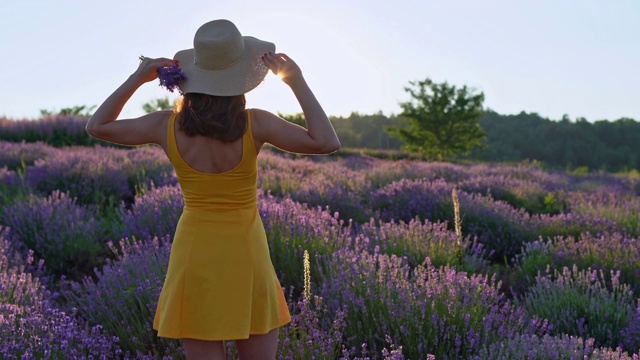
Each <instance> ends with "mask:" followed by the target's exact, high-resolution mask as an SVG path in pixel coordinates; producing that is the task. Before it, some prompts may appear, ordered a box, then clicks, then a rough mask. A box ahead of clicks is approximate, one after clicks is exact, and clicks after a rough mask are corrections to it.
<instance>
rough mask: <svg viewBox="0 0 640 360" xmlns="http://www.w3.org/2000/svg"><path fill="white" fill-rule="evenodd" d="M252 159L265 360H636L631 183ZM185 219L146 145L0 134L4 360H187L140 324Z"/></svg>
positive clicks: (438, 166)
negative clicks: (272, 335) (269, 321)
mask: <svg viewBox="0 0 640 360" xmlns="http://www.w3.org/2000/svg"><path fill="white" fill-rule="evenodd" d="M258 166H259V178H258V190H257V191H258V206H259V210H260V214H261V216H262V218H263V220H264V223H265V226H266V229H267V236H268V239H269V246H270V250H271V257H272V260H273V263H274V266H275V269H276V272H277V273H278V276H279V278H280V281H281V284H282V286H283V287H284V288H285V294H286V295H287V297H288V302H289V306H290V310H291V314H292V317H293V321H292V323H291V324H289V325H288V326H286V327H284V328H283V329H282V330H281V333H280V348H279V353H278V358H279V359H640V356H639V355H638V353H639V351H640V297H639V295H638V294H640V176H638V175H637V173H636V174H633V173H630V174H626V175H612V174H604V173H601V174H586V175H584V174H583V175H577V174H568V173H563V172H551V171H546V170H544V169H542V168H541V167H540V166H537V165H535V164H530V165H511V166H507V165H489V164H475V165H459V164H452V163H434V162H420V161H411V160H399V161H390V160H383V159H376V158H371V157H367V156H364V155H358V154H352V155H347V154H343V155H341V156H333V157H294V156H291V155H286V154H281V153H278V152H275V151H270V150H269V149H265V150H264V151H263V152H262V153H261V155H260V157H259V158H258ZM181 207H182V199H181V192H180V188H179V185H178V184H177V180H176V178H175V174H174V173H173V170H172V168H171V166H170V164H169V163H168V161H167V160H166V159H165V157H164V154H163V153H162V150H161V149H160V148H158V147H151V146H147V147H139V148H131V149H122V148H112V147H102V146H100V145H94V146H93V147H89V146H71V147H61V148H54V147H51V146H49V145H45V144H43V143H20V142H0V226H1V230H0V358H2V359H83V358H87V359H89V358H93V359H99V358H100V359H102V358H104V359H122V358H126V359H181V358H184V355H183V352H182V349H181V347H180V343H179V342H178V341H174V340H166V339H160V338H157V337H156V336H155V334H154V332H153V330H152V329H151V323H152V320H153V316H154V313H155V307H156V303H157V298H158V295H159V292H160V289H161V286H162V282H163V279H164V276H165V272H166V266H167V262H168V256H169V251H170V248H171V237H172V232H173V228H174V226H175V224H176V222H177V220H178V218H179V216H180V213H181ZM457 215H459V216H457ZM228 351H229V354H230V356H233V354H234V345H233V343H229V344H228ZM230 358H232V357H230Z"/></svg>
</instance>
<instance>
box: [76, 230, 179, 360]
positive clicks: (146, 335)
mask: <svg viewBox="0 0 640 360" xmlns="http://www.w3.org/2000/svg"><path fill="white" fill-rule="evenodd" d="M109 246H110V248H111V250H112V251H113V252H114V254H115V259H110V260H108V261H107V264H106V265H105V266H104V267H103V268H102V269H101V270H97V269H96V271H95V274H94V276H93V277H90V276H87V277H85V278H84V279H83V280H82V281H81V282H73V283H72V285H71V291H69V292H67V293H66V294H65V296H66V297H67V298H68V301H69V306H73V307H76V308H77V309H78V314H79V315H80V316H82V317H83V318H84V319H86V321H88V322H89V323H90V324H94V325H100V326H101V327H102V328H103V329H104V331H105V332H107V333H109V334H113V335H115V336H117V337H118V338H119V339H120V346H121V347H122V349H123V351H125V352H129V353H131V354H133V355H136V356H142V355H149V354H153V355H155V356H179V357H182V356H183V352H182V349H181V347H180V343H179V342H178V341H177V340H171V339H164V338H158V337H157V336H156V334H155V331H153V329H152V326H153V317H154V315H155V313H156V307H157V304H158V297H159V296H160V291H161V289H162V285H163V282H164V278H165V276H166V273H167V266H168V263H169V253H170V251H171V238H170V237H168V236H167V237H163V238H157V237H155V238H153V239H151V240H143V241H141V240H136V239H135V238H131V239H128V238H125V239H122V240H120V242H119V244H118V245H115V244H112V243H110V244H109Z"/></svg>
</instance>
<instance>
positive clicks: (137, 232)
mask: <svg viewBox="0 0 640 360" xmlns="http://www.w3.org/2000/svg"><path fill="white" fill-rule="evenodd" d="M183 206H184V200H183V198H182V191H181V190H180V187H179V186H177V185H176V186H173V185H167V186H162V187H157V188H156V187H152V188H150V189H149V190H147V191H144V192H143V193H141V194H139V195H137V196H136V198H135V200H134V202H133V204H131V205H130V206H127V205H126V204H124V203H123V204H122V205H121V206H120V210H119V216H120V218H121V221H119V222H118V225H119V226H121V227H122V228H121V229H118V230H116V232H117V233H119V234H121V236H122V237H135V238H138V239H151V238H153V237H154V236H158V237H164V236H166V235H173V233H174V232H175V229H176V226H177V224H178V220H179V219H180V216H181V215H182V208H183Z"/></svg>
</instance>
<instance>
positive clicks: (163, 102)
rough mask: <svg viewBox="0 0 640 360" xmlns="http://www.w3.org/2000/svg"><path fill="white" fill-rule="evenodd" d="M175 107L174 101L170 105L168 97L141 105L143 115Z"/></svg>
mask: <svg viewBox="0 0 640 360" xmlns="http://www.w3.org/2000/svg"><path fill="white" fill-rule="evenodd" d="M175 105H176V102H175V101H174V102H173V103H171V101H170V100H169V97H167V96H165V97H163V98H159V99H153V100H151V101H149V102H146V103H144V104H143V105H142V110H144V112H145V113H147V114H149V113H152V112H154V111H160V110H172V109H173V108H174V107H175Z"/></svg>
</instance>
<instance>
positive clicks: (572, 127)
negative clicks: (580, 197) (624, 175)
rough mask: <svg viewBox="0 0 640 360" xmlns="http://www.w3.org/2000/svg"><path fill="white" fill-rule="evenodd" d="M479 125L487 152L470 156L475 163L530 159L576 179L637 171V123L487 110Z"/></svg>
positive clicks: (639, 148) (639, 126)
mask: <svg viewBox="0 0 640 360" xmlns="http://www.w3.org/2000/svg"><path fill="white" fill-rule="evenodd" d="M479 123H480V125H481V126H482V128H483V129H484V130H485V132H486V133H487V139H486V143H487V147H486V148H484V149H481V150H478V151H476V152H474V154H473V157H474V159H476V160H480V161H523V160H536V161H540V162H542V163H544V164H545V165H546V166H547V167H552V168H556V169H567V170H570V171H572V172H574V173H576V174H584V173H586V172H588V171H589V170H591V171H593V170H604V171H625V170H631V169H640V122H637V121H634V120H633V119H629V118H621V119H618V120H615V121H606V120H599V121H595V122H588V121H587V120H586V119H584V118H579V119H576V120H575V121H574V122H572V121H570V120H569V118H568V116H564V117H563V118H562V120H560V121H552V120H549V119H546V118H543V117H541V116H540V115H538V114H536V113H525V112H521V113H519V114H517V115H500V114H498V113H496V112H494V111H491V110H487V111H486V112H485V115H484V116H483V117H482V118H480V120H479Z"/></svg>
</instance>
